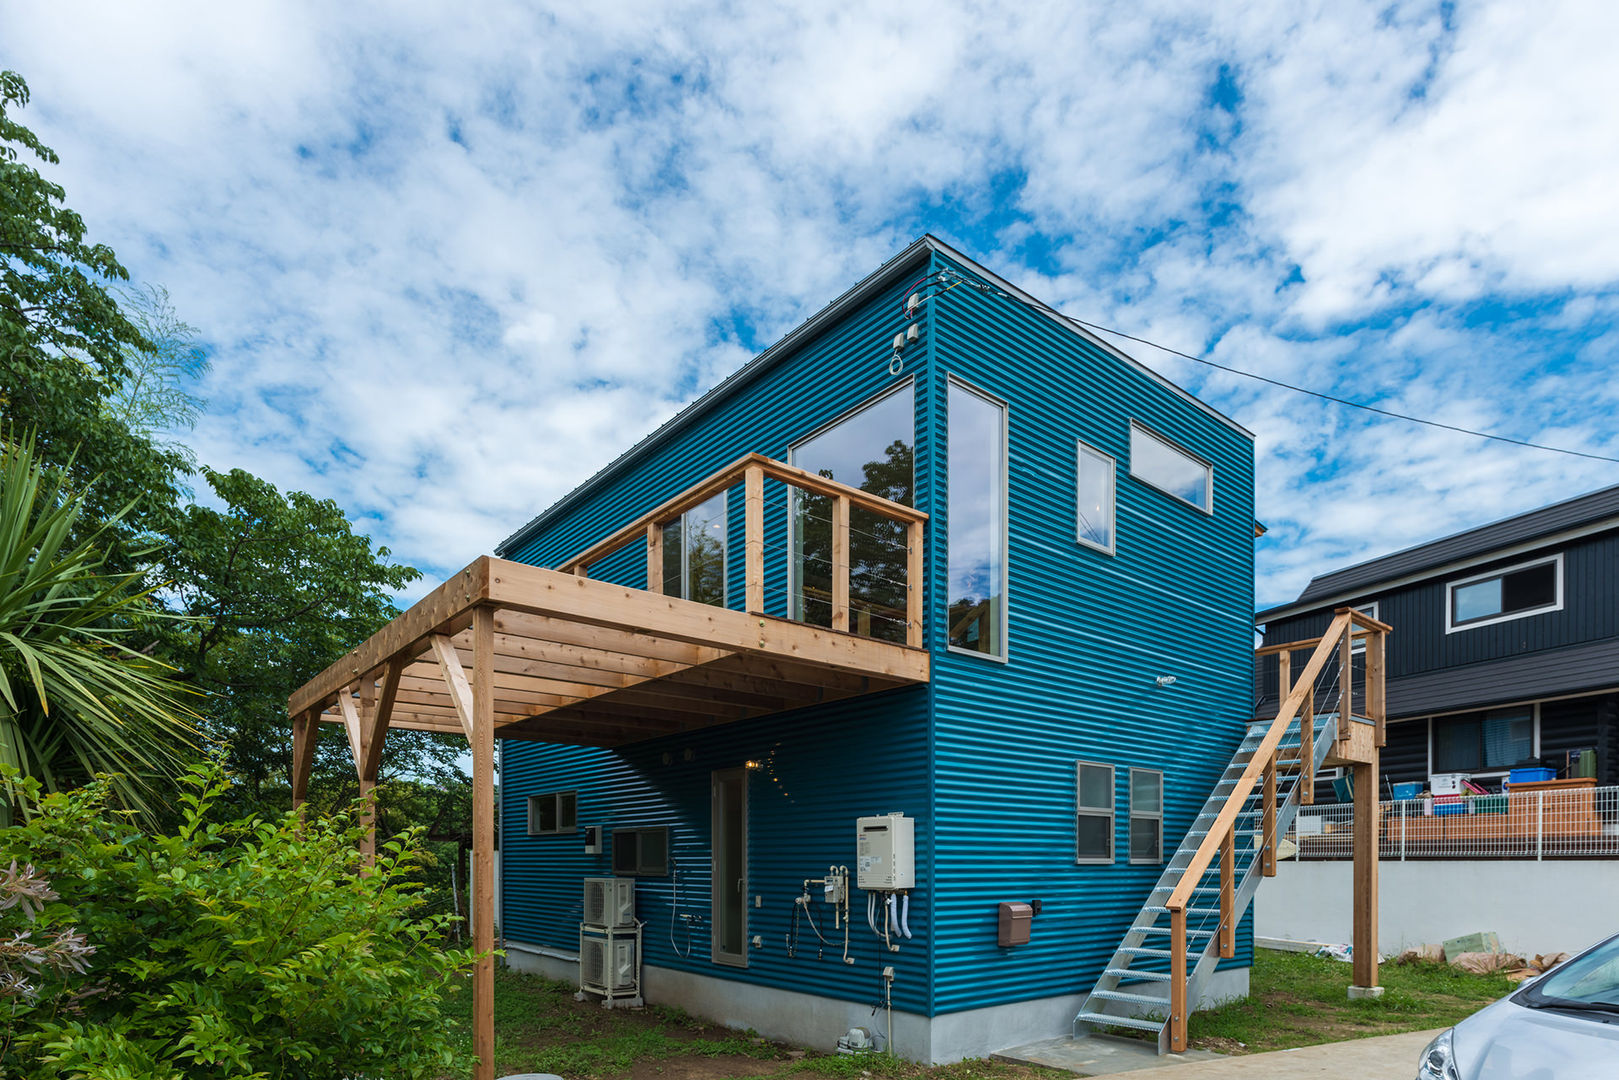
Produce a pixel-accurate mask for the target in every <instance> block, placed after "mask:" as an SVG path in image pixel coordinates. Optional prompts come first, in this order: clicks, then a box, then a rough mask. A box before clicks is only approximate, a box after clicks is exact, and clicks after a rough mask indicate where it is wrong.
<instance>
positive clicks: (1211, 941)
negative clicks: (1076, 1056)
mask: <svg viewBox="0 0 1619 1080" xmlns="http://www.w3.org/2000/svg"><path fill="white" fill-rule="evenodd" d="M1300 724H1301V720H1298V719H1295V720H1293V721H1291V722H1290V723H1289V724H1288V726H1287V728H1286V730H1285V731H1284V732H1283V735H1282V737H1281V740H1280V741H1279V742H1278V745H1277V753H1278V757H1277V762H1276V764H1277V766H1278V767H1277V769H1276V770H1275V774H1274V775H1275V778H1276V779H1275V786H1274V789H1273V791H1274V795H1273V797H1274V802H1273V803H1272V805H1273V806H1274V808H1275V810H1274V816H1273V818H1272V820H1273V822H1274V825H1273V826H1272V827H1271V828H1270V829H1267V828H1266V827H1265V817H1266V813H1265V804H1266V800H1267V794H1266V792H1267V790H1271V789H1270V788H1269V785H1266V786H1265V787H1256V788H1255V789H1254V790H1253V791H1252V792H1251V793H1250V794H1249V795H1248V796H1247V798H1245V799H1244V800H1243V802H1242V804H1241V807H1240V809H1238V811H1237V814H1236V818H1235V822H1234V824H1233V828H1232V830H1231V833H1232V845H1231V846H1232V849H1233V850H1232V852H1231V855H1232V859H1231V863H1232V866H1231V874H1230V877H1231V881H1230V883H1229V887H1230V889H1231V893H1232V895H1231V900H1230V902H1229V903H1228V904H1227V905H1226V906H1227V910H1229V911H1230V913H1231V914H1230V917H1229V919H1227V920H1225V921H1224V922H1222V919H1221V893H1222V891H1223V890H1224V889H1225V888H1226V887H1227V886H1226V883H1225V881H1224V880H1223V875H1224V871H1223V866H1222V863H1223V860H1222V861H1221V862H1211V863H1210V864H1209V865H1208V866H1207V867H1206V868H1205V869H1204V870H1203V872H1202V873H1201V874H1200V875H1199V880H1198V882H1197V884H1196V885H1195V886H1194V887H1193V888H1192V890H1191V896H1192V903H1193V905H1195V906H1189V907H1187V908H1186V943H1187V946H1186V947H1187V950H1188V952H1189V953H1190V954H1192V955H1193V956H1195V957H1196V962H1195V963H1194V964H1189V965H1188V967H1189V968H1190V970H1189V972H1188V978H1187V989H1186V1000H1187V1001H1188V1002H1189V1003H1190V1007H1194V1008H1195V1006H1196V1003H1197V1001H1198V1000H1199V994H1200V992H1201V990H1202V988H1203V986H1204V984H1205V983H1206V982H1207V981H1208V979H1209V978H1210V977H1211V976H1212V975H1213V974H1214V969H1215V965H1216V964H1217V963H1218V962H1219V960H1220V956H1221V954H1222V952H1226V953H1227V955H1229V939H1230V938H1231V936H1232V935H1233V934H1234V933H1235V929H1236V924H1237V923H1238V922H1240V921H1241V919H1242V915H1243V912H1245V911H1247V909H1248V904H1249V903H1250V902H1251V901H1252V900H1253V897H1254V893H1255V892H1257V891H1258V890H1259V882H1260V878H1261V877H1263V876H1267V863H1269V865H1270V868H1271V869H1270V872H1271V873H1274V859H1275V848H1276V845H1275V841H1276V838H1278V837H1281V836H1284V835H1286V833H1287V830H1288V828H1289V826H1291V825H1292V823H1293V817H1294V815H1295V814H1296V813H1297V812H1298V808H1299V804H1300V801H1301V797H1302V779H1303V777H1305V776H1306V775H1308V776H1309V777H1311V778H1312V780H1313V777H1314V776H1315V773H1316V770H1317V769H1319V768H1320V767H1321V764H1322V762H1323V761H1325V760H1326V757H1327V755H1328V754H1329V753H1330V752H1331V749H1332V743H1333V738H1334V735H1335V733H1336V725H1337V715H1336V714H1334V713H1328V714H1325V715H1322V716H1317V717H1315V718H1314V721H1313V724H1312V734H1313V736H1314V738H1313V739H1312V740H1311V742H1312V744H1313V745H1312V747H1311V752H1312V757H1313V759H1314V760H1313V762H1312V765H1313V766H1314V767H1313V768H1311V769H1310V770H1308V772H1306V771H1305V770H1304V769H1301V768H1299V766H1300V765H1302V763H1303V762H1302V759H1301V758H1300V757H1299V753H1300V751H1301V749H1302V748H1303V739H1302V738H1301V737H1300V733H1301V730H1302V729H1301V727H1300ZM1269 727H1270V722H1269V721H1262V722H1259V723H1255V724H1251V725H1249V729H1248V734H1247V737H1246V738H1244V739H1243V741H1242V744H1241V745H1240V746H1239V747H1238V748H1237V752H1236V754H1235V755H1233V756H1232V759H1231V764H1230V765H1228V766H1227V767H1226V770H1225V772H1224V773H1222V774H1221V776H1220V780H1219V782H1218V783H1216V784H1215V786H1214V790H1213V792H1211V793H1210V795H1209V798H1208V801H1207V802H1206V803H1204V804H1203V810H1202V812H1201V813H1199V814H1198V816H1197V818H1196V820H1194V821H1193V822H1192V827H1191V829H1190V830H1189V831H1188V832H1187V833H1186V836H1185V838H1184V839H1182V841H1181V845H1180V847H1179V848H1178V849H1177V850H1176V852H1175V854H1174V857H1172V858H1171V859H1170V860H1169V865H1168V866H1167V867H1166V868H1165V869H1164V873H1163V875H1162V876H1161V877H1160V878H1159V879H1158V884H1157V885H1155V886H1154V887H1153V890H1152V893H1151V894H1150V895H1149V896H1148V897H1147V903H1146V905H1145V906H1143V907H1142V909H1141V913H1140V914H1139V915H1137V916H1136V920H1135V923H1134V925H1132V926H1131V927H1130V929H1129V931H1128V932H1126V933H1125V935H1124V940H1123V941H1121V942H1120V943H1119V947H1118V949H1117V950H1116V951H1115V952H1114V954H1113V959H1112V960H1110V961H1108V965H1107V967H1106V969H1105V970H1104V971H1103V972H1102V976H1101V978H1099V979H1098V980H1097V981H1096V986H1095V988H1094V989H1092V990H1091V992H1090V995H1089V997H1087V998H1086V1001H1085V1010H1084V1011H1083V1012H1081V1013H1080V1014H1079V1015H1078V1016H1076V1017H1075V1018H1074V1035H1075V1036H1076V1037H1077V1036H1080V1035H1084V1034H1087V1033H1088V1032H1092V1031H1105V1030H1106V1029H1107V1028H1110V1027H1111V1028H1121V1027H1122V1028H1132V1029H1135V1030H1139V1031H1148V1032H1152V1033H1153V1034H1155V1035H1157V1036H1158V1051H1159V1053H1164V1052H1166V1051H1167V1050H1168V1048H1169V1037H1170V1032H1169V1027H1170V1024H1169V1020H1170V1016H1171V1011H1170V1009H1171V1003H1170V996H1169V994H1168V990H1169V987H1170V981H1171V978H1172V976H1171V973H1170V972H1169V970H1168V968H1169V966H1170V965H1169V961H1170V960H1171V959H1172V958H1173V953H1172V952H1171V950H1170V946H1171V941H1170V936H1171V934H1172V932H1173V927H1172V925H1171V919H1170V909H1169V907H1168V901H1169V898H1170V896H1171V894H1172V893H1174V891H1175V889H1176V887H1177V886H1178V885H1180V884H1181V882H1182V878H1183V876H1184V873H1185V870H1186V867H1187V866H1188V865H1189V864H1190V863H1191V861H1192V857H1193V855H1194V854H1195V853H1196V852H1197V849H1198V847H1199V846H1200V845H1201V844H1202V843H1203V840H1204V838H1205V837H1206V836H1208V833H1209V830H1210V829H1211V828H1212V827H1214V825H1215V822H1216V819H1217V818H1218V817H1219V816H1220V812H1221V810H1222V809H1223V808H1224V807H1225V805H1226V803H1227V802H1228V801H1230V798H1231V796H1232V795H1233V793H1234V791H1235V789H1236V787H1237V785H1238V783H1239V781H1240V780H1241V778H1242V775H1243V773H1244V772H1245V771H1246V770H1247V768H1248V765H1249V763H1250V762H1251V761H1252V760H1253V758H1254V755H1255V753H1256V752H1257V751H1258V750H1259V747H1260V744H1261V743H1262V742H1263V741H1264V738H1265V735H1266V733H1267V731H1268V729H1269ZM1267 833H1268V834H1269V835H1268V836H1267ZM1223 945H1224V946H1226V947H1225V948H1222V946H1223Z"/></svg>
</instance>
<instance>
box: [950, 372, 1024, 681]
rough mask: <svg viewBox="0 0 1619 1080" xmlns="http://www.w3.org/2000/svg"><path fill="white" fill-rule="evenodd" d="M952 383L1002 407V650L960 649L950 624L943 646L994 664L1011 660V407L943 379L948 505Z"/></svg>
mask: <svg viewBox="0 0 1619 1080" xmlns="http://www.w3.org/2000/svg"><path fill="white" fill-rule="evenodd" d="M952 384H954V385H955V386H959V387H960V388H961V389H963V390H965V391H966V392H967V393H969V394H972V395H973V396H975V397H977V398H979V399H980V400H982V401H985V402H987V403H989V404H991V405H994V406H996V407H997V408H999V409H1000V410H1001V615H1000V625H999V626H998V627H996V630H997V631H998V632H999V633H1000V642H1001V651H1000V652H998V653H987V652H979V651H978V650H977V649H963V648H961V647H960V646H959V645H952V644H950V627H949V626H948V625H946V626H945V628H944V642H945V649H946V650H948V651H949V652H953V653H956V654H957V655H958V656H976V657H977V658H978V659H980V660H989V661H992V662H994V663H997V664H1006V663H1010V662H1011V659H1012V642H1011V640H1010V639H1011V628H1012V615H1011V613H1012V406H1011V405H1010V404H1009V403H1008V402H1007V400H1006V399H1005V398H1003V397H1000V396H998V395H996V394H992V393H990V392H989V391H987V390H984V389H981V388H979V387H977V386H974V385H973V384H972V383H970V382H968V381H967V380H966V379H961V378H957V377H956V376H955V375H950V376H947V377H946V379H945V417H944V423H945V428H944V457H945V462H946V469H945V472H946V475H945V490H944V504H945V507H946V508H947V509H948V507H949V506H950V477H949V468H948V463H949V460H950V407H949V402H950V386H951V385H952ZM945 536H946V542H947V543H946V549H945V557H944V562H945V578H946V585H945V601H944V603H945V621H946V623H947V624H948V622H949V611H950V595H949V594H950V588H949V580H948V579H949V576H950V551H949V547H948V538H949V526H948V525H946V527H945Z"/></svg>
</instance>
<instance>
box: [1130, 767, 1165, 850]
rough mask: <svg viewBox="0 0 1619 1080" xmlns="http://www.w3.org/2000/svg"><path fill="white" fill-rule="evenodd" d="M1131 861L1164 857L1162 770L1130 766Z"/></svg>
mask: <svg viewBox="0 0 1619 1080" xmlns="http://www.w3.org/2000/svg"><path fill="white" fill-rule="evenodd" d="M1130 861H1131V862H1132V863H1161V862H1163V861H1164V774H1163V773H1161V772H1158V771H1157V770H1155V769H1131V770H1130Z"/></svg>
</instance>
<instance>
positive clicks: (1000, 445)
mask: <svg viewBox="0 0 1619 1080" xmlns="http://www.w3.org/2000/svg"><path fill="white" fill-rule="evenodd" d="M946 408H947V409H948V410H949V426H950V433H949V449H948V451H947V453H948V456H949V465H948V469H949V475H948V477H947V482H948V483H949V485H950V497H949V504H948V505H949V521H948V526H949V558H948V560H947V571H948V577H949V584H950V588H949V597H948V599H949V605H950V608H949V620H950V647H951V648H952V649H962V650H965V651H967V652H974V653H981V654H983V655H985V656H992V657H995V658H997V659H1005V657H1006V406H1005V405H1004V404H1002V403H1001V402H999V401H996V400H995V399H993V398H991V397H988V396H987V395H985V394H981V393H979V392H978V391H977V390H973V389H971V388H970V387H968V386H967V385H965V384H964V383H959V382H957V381H956V380H954V379H951V380H950V389H949V391H948V394H947V398H946Z"/></svg>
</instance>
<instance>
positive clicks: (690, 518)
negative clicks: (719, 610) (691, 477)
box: [663, 491, 728, 607]
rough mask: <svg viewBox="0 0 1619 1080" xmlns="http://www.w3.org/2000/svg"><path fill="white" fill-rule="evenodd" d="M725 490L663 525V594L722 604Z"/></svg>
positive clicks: (724, 551) (725, 535) (724, 557)
mask: <svg viewBox="0 0 1619 1080" xmlns="http://www.w3.org/2000/svg"><path fill="white" fill-rule="evenodd" d="M725 512H726V498H725V492H723V491H722V492H720V493H719V494H718V495H716V496H714V497H713V498H712V499H709V500H708V501H707V502H705V503H703V504H702V505H701V506H696V507H693V508H692V509H690V510H687V511H686V512H685V513H684V514H682V515H680V516H679V517H678V518H676V519H675V520H673V521H671V522H669V523H668V524H667V525H665V526H664V527H663V594H664V595H665V596H679V597H684V598H685V599H687V600H696V601H697V602H698V603H701V604H714V605H715V606H717V607H724V606H725V570H726V552H727V548H728V544H727V531H726V524H727V523H726V516H725Z"/></svg>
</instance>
